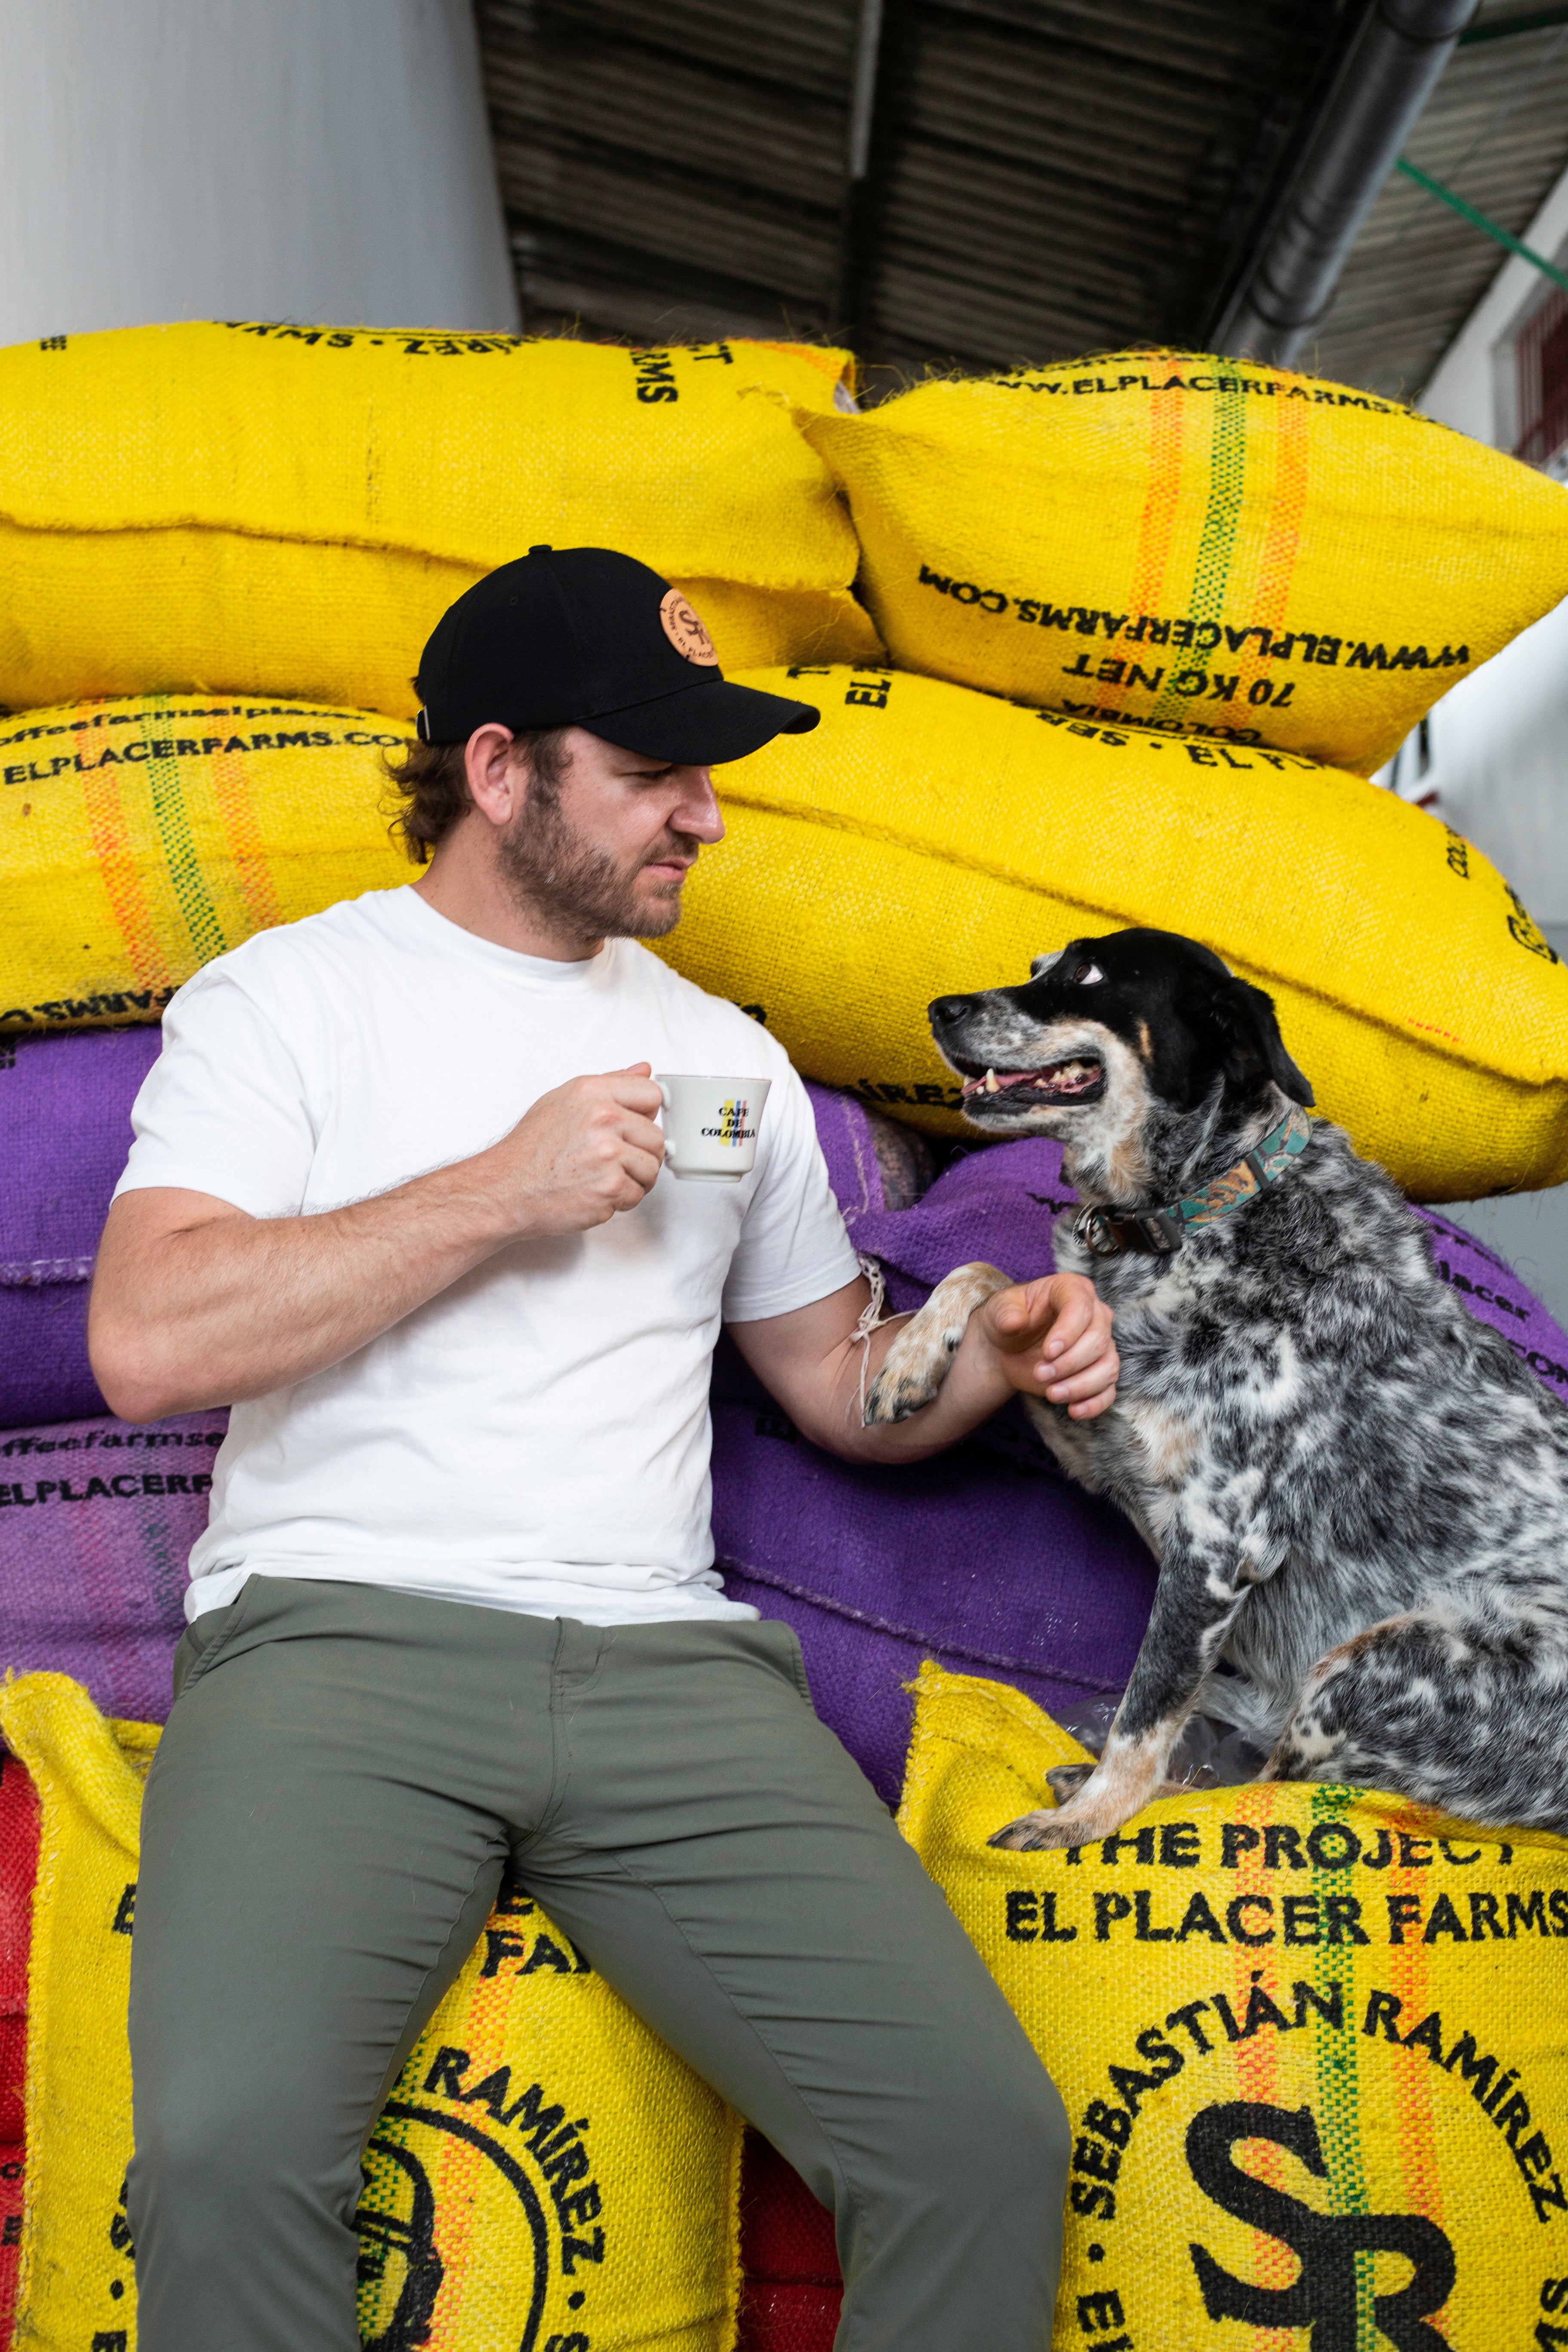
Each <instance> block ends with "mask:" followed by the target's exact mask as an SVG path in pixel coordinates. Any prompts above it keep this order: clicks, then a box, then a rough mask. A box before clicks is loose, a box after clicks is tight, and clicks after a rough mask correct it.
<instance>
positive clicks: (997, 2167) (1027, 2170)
mask: <svg viewBox="0 0 1568 2352" xmlns="http://www.w3.org/2000/svg"><path fill="white" fill-rule="evenodd" d="M921 2106H922V2113H921V2123H920V2126H918V2127H917V2128H916V2129H914V2130H913V2131H911V2132H910V2134H909V2136H908V2140H907V2151H908V2158H909V2160H910V2163H911V2166H912V2167H913V2168H914V2169H915V2170H916V2171H917V2172H918V2174H919V2175H920V2176H921V2179H924V2180H926V2181H928V2182H930V2183H931V2184H933V2185H939V2186H940V2189H941V2200H942V2205H943V2207H944V2208H945V2209H946V2210H948V2211H950V2212H951V2210H952V2204H953V2200H954V2199H955V2197H956V2198H957V2199H959V2200H963V2201H973V2203H974V2204H975V2205H977V2206H978V2207H980V2208H981V2209H982V2210H995V2209H996V2208H997V2207H998V2206H1005V2205H1007V2204H1008V2203H1010V2202H1011V2201H1012V2200H1014V2199H1016V2198H1019V2197H1022V2198H1023V2199H1024V2200H1026V2201H1028V2202H1033V2201H1035V2200H1038V2199H1039V2198H1040V2197H1041V2196H1042V2195H1043V2196H1045V2197H1046V2198H1047V2200H1048V2201H1051V2202H1059V2201H1060V2199H1061V2197H1062V2195H1063V2194H1064V2190H1065V2184H1066V2180H1067V2174H1068V2162H1069V2159H1070V2157H1071V2153H1072V2137H1071V2132H1070V2129H1069V2126H1068V2117H1067V2111H1066V2109H1065V2108H1064V2106H1063V2105H1062V2102H1061V2096H1060V2094H1059V2093H1058V2090H1057V2086H1056V2084H1054V2083H1053V2082H1052V2080H1051V2078H1050V2076H1049V2075H1048V2074H1047V2072H1046V2070H1045V2068H1044V2067H1043V2066H1042V2065H1041V2063H1040V2062H1039V2060H1038V2059H1037V2057H1036V2056H1035V2054H1034V2053H1033V2051H1031V2050H1029V2049H1028V2048H1027V2047H1024V2048H1021V2049H1019V2050H1018V2051H1017V2052H1016V2054H1015V2053H1013V2052H1011V2051H1009V2052H1007V2053H1004V2054H1003V2061H1002V2063H994V2064H991V2065H978V2064H965V2065H963V2066H962V2067H961V2068H959V2069H958V2070H956V2071H955V2073H954V2074H953V2075H952V2078H951V2079H950V2080H949V2082H948V2084H946V2085H945V2087H941V2086H938V2085H935V2084H933V2085H932V2087H931V2095H930V2096H929V2098H927V2099H926V2100H925V2101H923V2102H922V2103H921Z"/></svg>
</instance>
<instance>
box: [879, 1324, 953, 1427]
mask: <svg viewBox="0 0 1568 2352" xmlns="http://www.w3.org/2000/svg"><path fill="white" fill-rule="evenodd" d="M925 1313H926V1309H925V1308H924V1307H921V1311H920V1314H919V1315H917V1316H916V1317H915V1318H914V1321H913V1322H912V1323H911V1324H910V1326H909V1328H908V1329H907V1330H904V1331H900V1334H899V1336H898V1338H897V1339H895V1340H894V1342H893V1344H892V1346H891V1347H890V1348H889V1350H888V1353H887V1358H886V1360H885V1361H884V1363H883V1366H882V1369H881V1370H880V1371H879V1373H878V1375H877V1377H876V1379H875V1380H874V1381H872V1383H871V1385H870V1388H869V1389H868V1391H867V1393H866V1412H865V1416H864V1418H865V1424H866V1427H867V1428H868V1429H870V1428H873V1427H874V1426H875V1425H876V1423H878V1422H886V1421H908V1419H909V1417H910V1413H911V1412H919V1411H920V1409H921V1406H922V1405H927V1404H930V1403H931V1400H932V1399H933V1397H935V1396H936V1394H937V1392H938V1391H939V1390H940V1389H941V1387H942V1382H943V1381H945V1380H946V1378H947V1373H948V1367H949V1365H950V1364H951V1363H952V1360H953V1358H954V1356H955V1355H956V1354H957V1353H958V1349H959V1343H960V1341H961V1340H962V1339H963V1334H964V1329H965V1327H966V1326H967V1324H968V1321H969V1318H968V1316H967V1315H965V1316H964V1318H963V1321H962V1322H957V1323H951V1322H937V1321H933V1322H932V1323H931V1324H930V1325H929V1326H928V1327H927V1328H926V1329H925V1330H923V1331H922V1330H921V1319H922V1318H923V1317H924V1315H925Z"/></svg>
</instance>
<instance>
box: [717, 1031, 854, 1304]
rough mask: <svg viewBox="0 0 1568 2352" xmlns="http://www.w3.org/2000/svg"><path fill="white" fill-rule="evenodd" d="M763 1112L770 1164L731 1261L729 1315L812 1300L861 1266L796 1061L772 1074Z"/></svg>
mask: <svg viewBox="0 0 1568 2352" xmlns="http://www.w3.org/2000/svg"><path fill="white" fill-rule="evenodd" d="M763 1125H764V1129H772V1132H771V1133H770V1134H768V1135H767V1138H766V1141H767V1164H766V1166H765V1168H764V1169H763V1177H762V1181H761V1182H760V1183H759V1185H758V1187H757V1190H756V1192H755V1194H754V1195H753V1197H752V1204H751V1206H750V1208H749V1209H748V1210H747V1212H746V1221H745V1223H744V1224H743V1225H742V1228H741V1240H740V1244H739V1246H738V1248H737V1249H736V1251H735V1255H734V1256H733V1257H732V1258H731V1261H730V1274H729V1279H728V1280H727V1282H726V1283H725V1285H724V1300H723V1315H724V1320H725V1322H726V1323H757V1322H761V1321H762V1319H763V1317H764V1316H768V1315H787V1314H788V1313H789V1312H790V1311H791V1309H792V1308H794V1307H809V1306H810V1305H811V1304H812V1302H813V1301H814V1300H815V1299H818V1298H826V1297H828V1296H829V1294H830V1293H831V1292H833V1291H835V1290H842V1289H843V1287H844V1286H845V1284H846V1283H847V1282H853V1281H854V1279H855V1276H857V1274H858V1272H859V1270H860V1261H859V1259H858V1257H857V1255H856V1254H855V1246H854V1244H853V1243H852V1242H851V1241H850V1239H849V1235H848V1234H847V1232H846V1231H845V1227H844V1220H843V1218H842V1217H841V1216H840V1214H839V1213H838V1203H837V1201H836V1200H835V1199H834V1197H833V1191H832V1187H831V1186H830V1185H829V1183H828V1181H827V1163H826V1160H824V1158H823V1156H822V1146H821V1145H820V1144H819V1143H818V1141H817V1139H816V1121H815V1120H814V1118H812V1115H811V1102H810V1099H809V1097H808V1096H807V1094H806V1091H805V1087H803V1086H802V1084H801V1082H800V1079H799V1078H798V1076H796V1075H795V1071H794V1070H793V1069H788V1068H786V1070H785V1072H784V1075H783V1076H780V1077H777V1078H775V1079H774V1080H773V1091H772V1093H771V1094H770V1095H769V1097H768V1100H767V1104H766V1107H765V1108H764V1110H763Z"/></svg>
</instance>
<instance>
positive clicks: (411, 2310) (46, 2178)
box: [0, 1674, 741, 2352]
mask: <svg viewBox="0 0 1568 2352" xmlns="http://www.w3.org/2000/svg"><path fill="white" fill-rule="evenodd" d="M0 1733H3V1734H4V1737H5V1740H6V1743H7V1744H8V1745H9V1746H10V1747H11V1748H13V1749H15V1751H16V1754H17V1755H18V1756H20V1757H21V1759H22V1760H23V1762H24V1763H25V1764H26V1768H27V1770H28V1772H29V1773H30V1774H31V1776H32V1778H33V1780H34V1782H35V1783H36V1785H37V1790H38V1794H39V1797H40V1799H41V1801H42V1808H43V1832H42V1843H41V1847H40V1853H39V1860H38V1871H37V1882H36V1886H35V1891H34V1898H33V1927H32V1959H31V1967H30V1974H29V1985H28V2006H27V2089H26V2148H27V2200H26V2222H25V2227H24V2233H23V2246H22V2273H21V2281H20V2289H19V2299H18V2306H17V2319H16V2336H15V2342H16V2346H17V2347H18V2352H22V2347H26V2352H80V2347H82V2346H84V2345H89V2344H91V2343H92V2342H93V2341H94V2340H95V2339H102V2340H104V2341H106V2342H107V2343H109V2344H111V2345H112V2346H113V2347H114V2352H134V2346H135V2339H136V2322H135V2276H134V2272H133V2269H132V2250H131V2237H130V2231H129V2228H128V2226H127V2224H126V2221H125V2218H124V2205H123V2197H122V2189H123V2182H124V2178H125V2168H126V2165H127V2162H128V2160H129V2158H130V2154H131V2061H130V2053H129V2050H128V2047H127V2044H126V2038H125V2010H126V2002H127V1998H128V1995H129V1990H130V1972H131V1931H132V1923H133V1917H134V1908H135V1893H136V1887H135V1882H136V1870H137V1858H138V1851H139V1845H138V1824H139V1816H140V1811H141V1801H142V1780H143V1777H144V1773H145V1770H146V1767H147V1765H148V1764H149V1762H150V1761H151V1759H152V1756H153V1750H154V1749H155V1748H156V1745H157V1741H158V1738H159V1733H158V1730H157V1727H155V1726H154V1725H151V1724H133V1723H110V1722H106V1721H105V1720H104V1718H103V1717H101V1716H100V1714H99V1713H98V1711H97V1709H96V1708H95V1707H94V1706H93V1705H92V1703H91V1701H90V1700H89V1697H88V1696H87V1694H86V1692H85V1691H83V1690H81V1689H80V1688H79V1685H76V1684H74V1683H72V1682H70V1681H68V1679H67V1678H66V1676H65V1675H50V1674H40V1675H27V1676H26V1677H24V1678H23V1679H22V1680H20V1681H16V1682H11V1683H8V1684H5V1685H0ZM740 2137H741V2135H740V2124H739V2120H738V2118H737V2117H735V2116H732V2115H731V2113H730V2112H729V2110H728V2109H727V2108H725V2106H724V2105H723V2104H722V2102H721V2100H720V2099H719V2098H718V2097H717V2096H716V2095H715V2094H714V2093H713V2092H711V2091H710V2090H709V2089H708V2088H707V2086H706V2085H705V2084H702V2083H700V2081H699V2080H698V2079H697V2077H696V2076H695V2075H694V2074H692V2073H691V2072H690V2070H689V2068H688V2067H687V2066H685V2065H684V2064H683V2063H681V2061H680V2060H679V2059H678V2058H676V2057H675V2056H674V2055H673V2054H672V2053H670V2052H669V2051H668V2050H667V2049H666V2048H665V2046H664V2044H663V2043H662V2042H659V2041H658V2038H657V2037H656V2036H655V2035H654V2034H652V2033H651V2032H649V2031H648V2029H647V2027H646V2026H644V2025H643V2024H641V2023H640V2022H639V2021H638V2020H637V2018H635V2017H634V2016H633V2015H632V2013H631V2011H629V2010H628V2009H627V2008H626V2004H625V2003H624V2002H623V2001H622V2000H620V1999H619V1998H618V1996H617V1995H616V1994H615V1993H613V1992H612V1991H611V1990H610V1989H609V1988H608V1986H607V1985H605V1983H604V1981H603V1979H601V1978H599V1977H598V1976H596V1975H595V1973H594V1972H593V1970H592V1969H590V1968H589V1967H588V1965H587V1963H586V1961H585V1960H584V1958H583V1956H582V1955H581V1954H580V1953H579V1952H577V1950H576V1949H575V1948H574V1946H573V1945H572V1943H571V1942H570V1940H569V1939H568V1938H567V1937H565V1936H563V1935H562V1934H561V1933H560V1932H559V1931H558V1930H557V1929H555V1928H554V1927H552V1924H551V1923H550V1921H549V1920H548V1919H547V1918H545V1917H544V1916H543V1914H542V1913H541V1912H539V1911H538V1910H537V1909H536V1908H535V1906H533V1905H531V1903H529V1902H528V1900H527V1899H526V1897H524V1896H522V1895H518V1894H516V1893H514V1892H503V1895H502V1897H501V1901H500V1906H499V1907H498V1908H497V1910H496V1912H495V1913H494V1915H493V1916H492V1917H491V1919H490V1922H489V1927H487V1928H486V1930H485V1933H484V1936H483V1937H482V1938H481V1940H480V1942H479V1946H478V1947H477V1948H476V1949H475V1951H474V1953H473V1954H472V1956H471V1957H470V1958H469V1959H468V1963H467V1964H466V1966H465V1968H464V1970H463V1972H462V1975H461V1976H460V1977H459V1979H458V1982H457V1983H456V1984H455V1985H454V1987H453V1988H452V1990H451V1991H450V1992H449V1993H448V1994H447V1998H446V2000H444V2001H443V2002H442V2004H441V2006H440V2008H439V2009H438V2010H437V2012H436V2015H435V2017H434V2019H433V2020H432V2021H431V2025H430V2028H429V2030H428V2032H426V2035H425V2037H424V2039H423V2040H422V2042H420V2043H419V2045H418V2047H417V2048H416V2051H415V2053H414V2054H413V2056H412V2057H411V2058H410V2059H409V2061H408V2063H407V2066H406V2067H405V2070H404V2073H403V2075H402V2077H401V2078H400V2080H399V2082H398V2084H396V2086H395V2089H394V2091H393V2094H392V2095H391V2097H390V2099H389V2100H388V2102H387V2105H386V2106H385V2108H384V2111H383V2113H382V2116H381V2117H380V2119H379V2120H378V2122H377V2124H376V2125H375V2126H374V2129H373V2131H372V2134H371V2145H370V2149H369V2153H368V2157H367V2174H366V2187H365V2196H364V2202H363V2206H362V2209H361V2221H360V2233H361V2238H362V2242H363V2254H362V2261H361V2273H362V2285H361V2293H360V2326H361V2331H362V2333H363V2335H364V2336H365V2337H366V2338H367V2340H368V2339H369V2338H371V2337H373V2336H379V2335H383V2334H384V2333H385V2331H386V2330H387V2329H388V2328H389V2327H393V2326H394V2322H396V2326H398V2327H401V2328H402V2331H403V2332H402V2333H401V2334H398V2333H396V2330H395V2328H394V2333H393V2336H392V2338H391V2340H394V2341H396V2342H401V2343H422V2344H424V2345H425V2346H426V2347H427V2352H492V2347H494V2346H496V2345H498V2344H501V2343H507V2342H511V2343H516V2344H520V2345H526V2346H528V2347H531V2352H544V2347H546V2346H548V2345H549V2344H551V2343H553V2344H554V2346H555V2347H556V2352H566V2347H568V2346H571V2347H574V2352H586V2347H587V2344H588V2342H589V2341H590V2340H591V2342H592V2344H593V2347H594V2352H633V2347H637V2352H644V2347H658V2352H730V2347H731V2345H732V2344H733V2341H734V2335H735V2320H736V2311H737V2306H738V2300H739V2277H740V2273H739V2263H738V2252H737V2244H738V2213H737V2199H738V2182H739V2169H740ZM420 2330H424V2331H425V2332H424V2333H420V2332H417V2331H420Z"/></svg>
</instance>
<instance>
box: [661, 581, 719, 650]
mask: <svg viewBox="0 0 1568 2352" xmlns="http://www.w3.org/2000/svg"><path fill="white" fill-rule="evenodd" d="M658 617H659V619H660V620H661V621H662V622H663V624H664V634H665V635H666V636H667V637H668V639H669V642H670V644H671V645H672V646H674V647H675V650H676V652H677V653H678V654H680V655H682V656H684V657H685V659H686V660H687V661H689V662H703V663H705V664H707V665H708V666H710V667H713V668H717V667H718V663H719V651H718V647H717V646H715V645H714V643H713V640H712V638H711V637H710V635H709V634H708V632H707V629H706V628H705V627H704V626H703V623H702V616H701V614H700V613H697V612H695V611H693V609H692V607H691V606H690V605H689V604H688V603H687V601H686V599H685V597H684V596H683V595H682V594H681V593H680V591H679V588H667V589H666V590H665V592H664V594H663V596H662V597H661V598H660V599H659V607H658Z"/></svg>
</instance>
